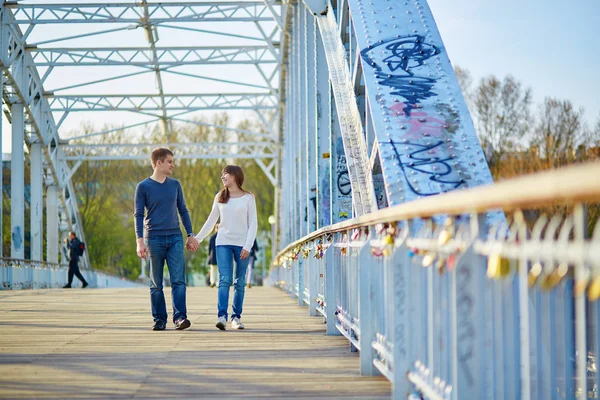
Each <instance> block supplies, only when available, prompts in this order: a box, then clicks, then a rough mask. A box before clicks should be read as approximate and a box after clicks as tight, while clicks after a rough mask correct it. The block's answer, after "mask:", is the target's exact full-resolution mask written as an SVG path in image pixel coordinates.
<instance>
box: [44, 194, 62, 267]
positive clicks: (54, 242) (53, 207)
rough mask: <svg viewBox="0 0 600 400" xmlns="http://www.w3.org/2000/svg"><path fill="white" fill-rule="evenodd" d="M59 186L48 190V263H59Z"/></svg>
mask: <svg viewBox="0 0 600 400" xmlns="http://www.w3.org/2000/svg"><path fill="white" fill-rule="evenodd" d="M58 249H59V245H58V186H57V185H56V184H52V185H48V187H47V188H46V261H48V262H50V263H58Z"/></svg>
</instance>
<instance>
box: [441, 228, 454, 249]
mask: <svg viewBox="0 0 600 400" xmlns="http://www.w3.org/2000/svg"><path fill="white" fill-rule="evenodd" d="M451 238H452V235H451V234H450V232H449V231H447V230H446V229H444V230H443V231H441V232H440V236H438V244H439V245H440V246H443V245H445V244H446V243H448V242H449V241H450V239H451Z"/></svg>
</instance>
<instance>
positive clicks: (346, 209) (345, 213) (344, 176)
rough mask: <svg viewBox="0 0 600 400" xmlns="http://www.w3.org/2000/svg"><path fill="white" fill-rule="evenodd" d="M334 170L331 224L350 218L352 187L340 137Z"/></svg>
mask: <svg viewBox="0 0 600 400" xmlns="http://www.w3.org/2000/svg"><path fill="white" fill-rule="evenodd" d="M334 168H335V170H334V172H335V182H332V185H333V188H335V192H336V195H335V200H334V201H335V205H336V207H335V208H336V209H335V210H334V213H333V214H334V215H333V217H334V220H333V221H331V222H332V223H336V222H339V221H341V220H343V219H347V218H352V186H351V184H350V175H349V173H348V164H347V163H346V155H345V153H344V145H343V142H342V138H341V137H340V138H338V140H337V145H336V158H335V166H334Z"/></svg>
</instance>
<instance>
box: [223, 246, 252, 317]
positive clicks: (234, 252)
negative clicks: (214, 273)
mask: <svg viewBox="0 0 600 400" xmlns="http://www.w3.org/2000/svg"><path fill="white" fill-rule="evenodd" d="M215 250H216V253H217V266H218V267H219V299H218V304H217V308H218V311H219V315H218V316H219V317H225V319H227V307H228V305H229V287H230V286H231V281H232V276H233V260H235V265H236V268H235V279H233V312H232V313H231V318H235V317H238V318H241V317H242V306H243V304H244V293H245V286H246V285H245V283H244V277H245V276H246V268H247V267H248V258H246V259H245V260H240V254H241V253H242V247H241V246H229V245H227V246H216V247H215Z"/></svg>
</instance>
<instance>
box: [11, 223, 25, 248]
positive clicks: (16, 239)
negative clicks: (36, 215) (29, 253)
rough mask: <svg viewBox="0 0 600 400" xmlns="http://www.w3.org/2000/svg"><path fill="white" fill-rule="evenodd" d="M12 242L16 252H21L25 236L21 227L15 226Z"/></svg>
mask: <svg viewBox="0 0 600 400" xmlns="http://www.w3.org/2000/svg"><path fill="white" fill-rule="evenodd" d="M12 241H13V246H14V248H15V250H17V251H18V250H21V245H22V244H23V234H22V229H21V227H20V226H15V229H14V231H13V232H12Z"/></svg>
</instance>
